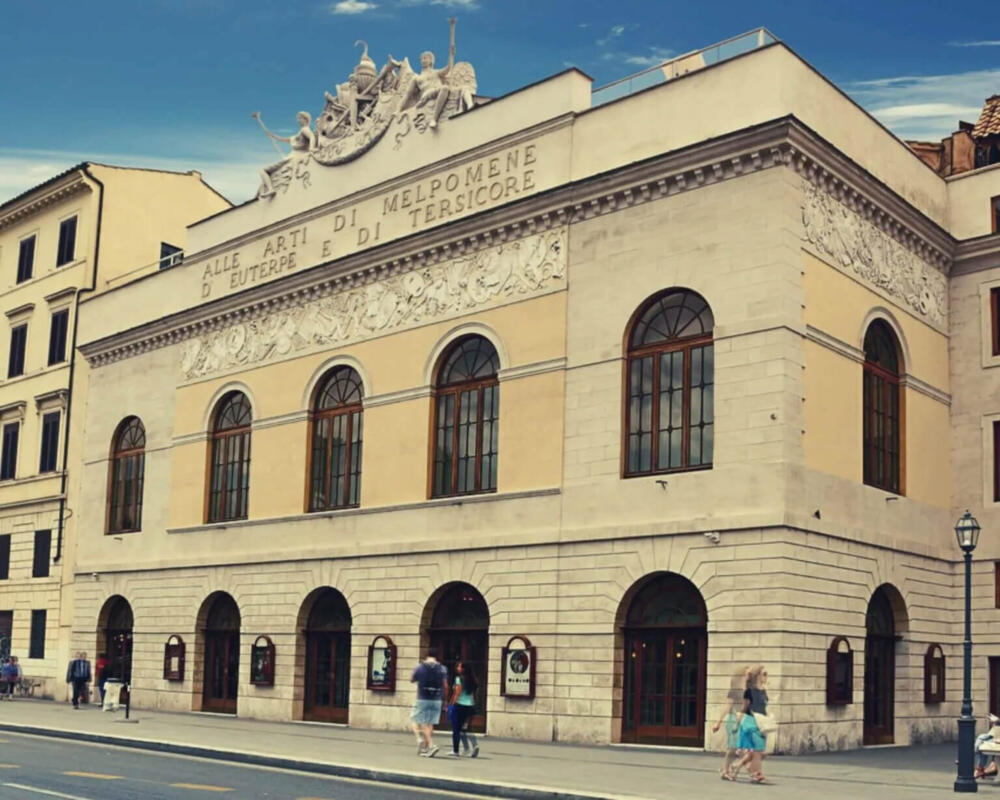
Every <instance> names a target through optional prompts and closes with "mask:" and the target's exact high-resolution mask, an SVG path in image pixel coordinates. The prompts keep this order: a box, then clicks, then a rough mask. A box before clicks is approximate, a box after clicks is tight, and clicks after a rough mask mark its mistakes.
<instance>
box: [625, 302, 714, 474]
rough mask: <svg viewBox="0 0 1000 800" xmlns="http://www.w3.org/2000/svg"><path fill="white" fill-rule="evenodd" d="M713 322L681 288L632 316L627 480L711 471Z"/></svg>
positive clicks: (705, 307) (627, 389)
mask: <svg viewBox="0 0 1000 800" xmlns="http://www.w3.org/2000/svg"><path fill="white" fill-rule="evenodd" d="M714 327H715V321H714V319H713V317H712V309H710V308H709V307H708V303H706V302H705V300H704V298H703V297H702V296H701V295H699V294H696V293H695V292H692V291H688V290H686V289H671V290H669V291H666V292H663V293H662V294H659V295H656V296H655V297H653V298H652V299H651V300H650V301H648V302H647V303H646V305H645V306H643V307H642V308H641V309H639V311H638V313H637V314H636V315H635V318H634V321H633V323H632V326H631V328H630V330H629V337H628V358H627V365H626V375H627V378H626V381H625V442H624V449H625V468H624V473H625V475H626V476H633V475H652V474H656V473H661V472H673V471H679V470H688V469H699V468H705V467H710V466H711V465H712V453H713V449H714V443H715V426H714V389H715V386H714V380H715V377H714V376H715V358H714V351H713V346H712V331H713V329H714Z"/></svg>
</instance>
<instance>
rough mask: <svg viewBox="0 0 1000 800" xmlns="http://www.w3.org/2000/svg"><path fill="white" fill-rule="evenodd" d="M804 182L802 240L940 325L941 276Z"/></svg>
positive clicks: (944, 300)
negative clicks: (803, 230)
mask: <svg viewBox="0 0 1000 800" xmlns="http://www.w3.org/2000/svg"><path fill="white" fill-rule="evenodd" d="M804 183H805V193H804V200H803V203H802V223H803V226H804V228H805V238H806V240H807V241H808V242H809V243H810V244H811V245H812V246H813V247H814V248H815V249H816V250H817V251H818V253H819V254H820V255H822V256H823V257H825V258H826V259H827V260H829V261H832V262H833V263H834V264H835V265H836V266H837V267H839V268H840V269H842V270H844V271H845V272H848V273H851V274H853V275H855V276H857V277H859V278H861V279H862V280H863V281H865V282H866V283H869V284H871V285H873V286H875V287H877V288H878V289H881V290H882V291H884V292H886V293H887V294H889V295H890V296H891V297H893V298H895V299H897V300H899V301H900V302H901V303H902V304H903V305H905V306H907V307H908V308H909V309H911V310H912V311H913V312H915V313H916V314H917V315H918V316H919V317H922V318H924V319H926V320H927V321H928V322H930V323H932V324H934V325H937V326H939V327H943V326H944V325H945V324H946V321H947V316H948V292H947V278H946V277H945V275H944V274H943V273H942V272H940V271H939V270H938V269H936V268H935V267H934V266H933V265H932V264H931V263H930V262H929V261H927V260H926V259H925V258H924V257H922V256H920V255H918V254H917V253H915V252H913V250H911V249H909V248H908V247H906V246H905V245H903V244H902V243H901V242H899V241H898V240H897V239H895V238H894V237H893V236H891V235H890V234H889V233H888V232H887V231H885V230H884V229H883V228H882V227H879V226H877V225H876V224H875V223H874V222H873V221H871V220H870V219H868V218H866V217H865V216H863V215H862V214H860V213H858V212H857V211H855V210H854V209H852V208H850V207H848V206H847V205H845V204H844V203H842V202H841V201H840V200H838V199H837V198H836V197H835V196H834V195H833V194H832V193H830V192H828V191H827V190H826V189H825V188H823V187H822V186H820V185H818V184H817V183H814V182H812V181H810V180H806V181H804Z"/></svg>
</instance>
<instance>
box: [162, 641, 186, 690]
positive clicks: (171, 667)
mask: <svg viewBox="0 0 1000 800" xmlns="http://www.w3.org/2000/svg"><path fill="white" fill-rule="evenodd" d="M163 680H165V681H182V680H184V640H183V639H182V638H181V637H180V636H177V635H176V634H175V635H173V636H171V637H170V638H169V639H167V643H166V644H165V645H163Z"/></svg>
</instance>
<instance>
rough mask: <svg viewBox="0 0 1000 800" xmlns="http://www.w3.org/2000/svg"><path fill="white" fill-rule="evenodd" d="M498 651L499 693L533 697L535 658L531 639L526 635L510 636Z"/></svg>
mask: <svg viewBox="0 0 1000 800" xmlns="http://www.w3.org/2000/svg"><path fill="white" fill-rule="evenodd" d="M515 642H516V643H517V644H516V645H515ZM500 652H501V664H500V695H501V696H502V697H517V698H521V699H524V700H532V699H534V697H535V667H536V664H537V660H536V658H535V648H534V647H532V646H531V640H530V639H528V637H527V636H511V637H510V640H509V641H508V642H507V646H506V647H504V648H503V650H501V651H500Z"/></svg>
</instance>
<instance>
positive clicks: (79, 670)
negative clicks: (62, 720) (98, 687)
mask: <svg viewBox="0 0 1000 800" xmlns="http://www.w3.org/2000/svg"><path fill="white" fill-rule="evenodd" d="M66 683H72V684H73V708H74V709H78V708H80V699H81V698H82V697H84V696H85V695H86V693H87V684H88V683H90V662H89V661H87V654H86V653H84V652H83V651H80V652H79V653H77V654H76V658H74V659H73V660H72V661H70V662H69V667H68V668H67V669H66Z"/></svg>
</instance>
